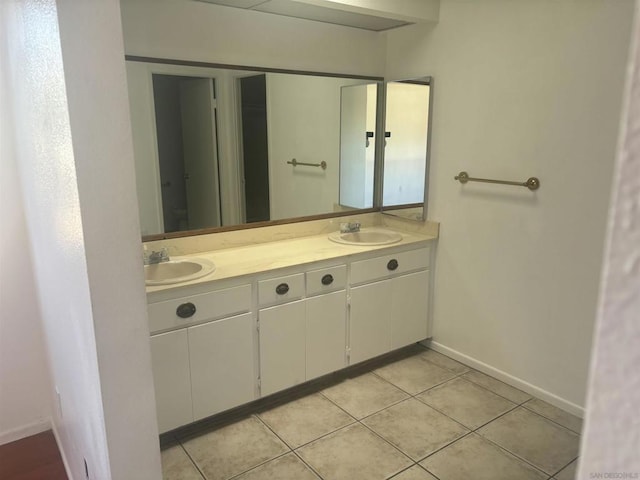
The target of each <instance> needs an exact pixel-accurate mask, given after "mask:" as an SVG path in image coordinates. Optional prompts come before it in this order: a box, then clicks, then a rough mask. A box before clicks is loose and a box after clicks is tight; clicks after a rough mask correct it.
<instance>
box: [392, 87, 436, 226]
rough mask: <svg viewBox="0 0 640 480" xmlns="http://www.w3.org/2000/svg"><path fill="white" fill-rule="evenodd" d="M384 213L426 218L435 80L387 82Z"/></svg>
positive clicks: (415, 218)
mask: <svg viewBox="0 0 640 480" xmlns="http://www.w3.org/2000/svg"><path fill="white" fill-rule="evenodd" d="M385 85H386V103H385V127H384V131H385V142H384V145H385V146H384V174H383V195H382V210H383V212H385V213H389V214H393V215H399V216H403V217H406V218H410V219H414V220H424V219H426V199H427V195H428V185H429V181H428V177H429V156H430V150H431V121H430V119H431V113H432V107H433V78H432V77H422V78H417V79H411V80H400V81H393V82H387V83H386V84H385Z"/></svg>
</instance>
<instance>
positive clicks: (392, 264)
mask: <svg viewBox="0 0 640 480" xmlns="http://www.w3.org/2000/svg"><path fill="white" fill-rule="evenodd" d="M396 268H398V260H396V259H395V258H394V259H393V260H389V263H387V270H392V271H393V270H395V269H396Z"/></svg>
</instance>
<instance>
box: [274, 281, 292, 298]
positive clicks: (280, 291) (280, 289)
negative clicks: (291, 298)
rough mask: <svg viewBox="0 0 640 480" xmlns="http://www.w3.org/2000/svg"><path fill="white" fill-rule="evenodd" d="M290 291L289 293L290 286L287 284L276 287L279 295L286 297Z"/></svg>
mask: <svg viewBox="0 0 640 480" xmlns="http://www.w3.org/2000/svg"><path fill="white" fill-rule="evenodd" d="M288 291H289V285H287V284H286V283H281V284H280V285H278V286H277V287H276V293H277V294H278V295H284V294H285V293H287V292H288Z"/></svg>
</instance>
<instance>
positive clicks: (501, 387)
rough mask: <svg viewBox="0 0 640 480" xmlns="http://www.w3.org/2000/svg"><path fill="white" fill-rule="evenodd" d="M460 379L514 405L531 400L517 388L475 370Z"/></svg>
mask: <svg viewBox="0 0 640 480" xmlns="http://www.w3.org/2000/svg"><path fill="white" fill-rule="evenodd" d="M462 378H464V379H465V380H469V381H470V382H473V383H477V384H478V385H480V386H481V387H484V388H486V389H488V390H491V391H492V392H493V393H497V394H498V395H500V396H501V397H504V398H506V399H507V400H511V401H512V402H514V403H518V404H520V403H522V402H526V401H527V400H529V399H530V398H531V395H529V394H528V393H525V392H523V391H522V390H518V389H517V388H513V387H512V386H511V385H507V384H506V383H504V382H501V381H500V380H496V379H495V378H493V377H490V376H489V375H485V374H484V373H480V372H478V371H476V370H472V371H470V372H468V373H465V374H464V375H463V376H462Z"/></svg>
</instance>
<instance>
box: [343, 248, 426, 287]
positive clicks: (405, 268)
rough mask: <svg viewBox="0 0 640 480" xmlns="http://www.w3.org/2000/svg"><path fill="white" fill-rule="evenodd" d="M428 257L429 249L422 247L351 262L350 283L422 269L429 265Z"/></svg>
mask: <svg viewBox="0 0 640 480" xmlns="http://www.w3.org/2000/svg"><path fill="white" fill-rule="evenodd" d="M429 259H430V249H429V247H424V248H418V249H416V250H409V251H407V252H399V253H396V254H393V255H384V256H381V257H376V258H371V259H369V260H361V261H359V262H353V263H352V264H351V284H352V285H357V284H359V283H366V282H371V281H374V280H379V279H381V278H388V277H393V276H396V275H400V274H402V273H405V272H410V271H413V270H420V269H424V268H427V267H428V266H429Z"/></svg>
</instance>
